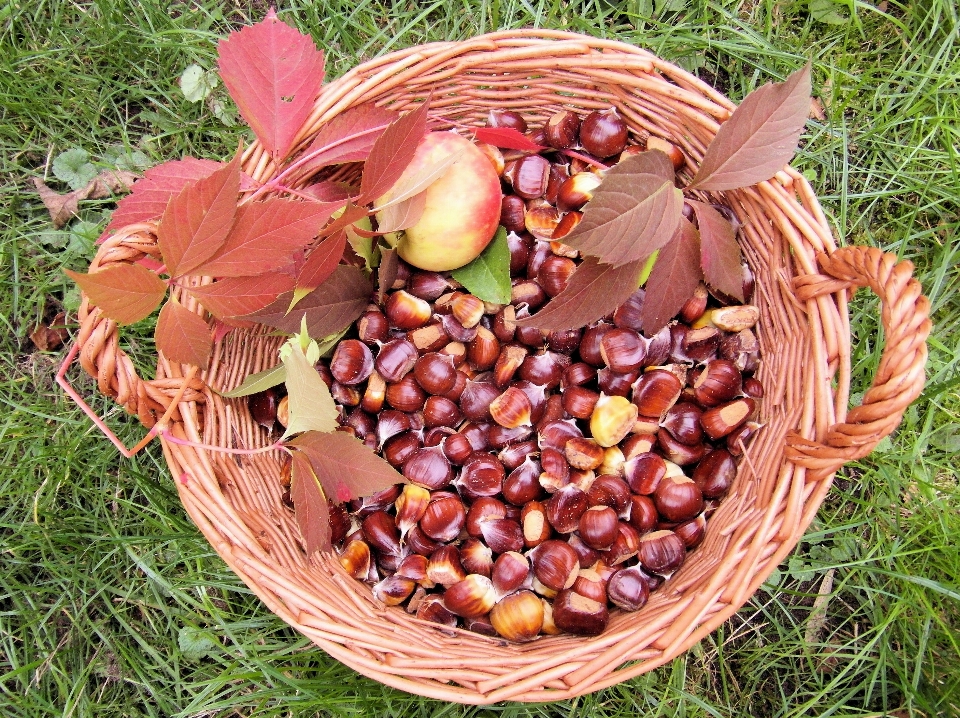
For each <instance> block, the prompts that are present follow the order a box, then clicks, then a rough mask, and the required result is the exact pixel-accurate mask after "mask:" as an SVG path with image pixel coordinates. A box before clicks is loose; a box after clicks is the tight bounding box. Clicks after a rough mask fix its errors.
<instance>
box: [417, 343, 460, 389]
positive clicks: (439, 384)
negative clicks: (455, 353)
mask: <svg viewBox="0 0 960 718" xmlns="http://www.w3.org/2000/svg"><path fill="white" fill-rule="evenodd" d="M457 374H458V372H457V367H456V365H455V364H454V361H453V357H451V356H448V355H446V354H439V353H437V352H428V353H426V354H424V355H423V356H421V357H420V358H419V359H417V360H416V362H415V363H414V365H413V376H414V378H416V380H417V383H418V384H419V385H420V386H421V387H422V388H423V390H424V391H426V392H427V393H428V394H446V393H447V392H448V391H450V390H451V389H453V387H454V386H455V385H456V383H457Z"/></svg>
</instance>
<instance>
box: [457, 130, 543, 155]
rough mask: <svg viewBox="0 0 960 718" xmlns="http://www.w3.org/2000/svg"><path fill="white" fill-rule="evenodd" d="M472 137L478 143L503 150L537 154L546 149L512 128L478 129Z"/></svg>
mask: <svg viewBox="0 0 960 718" xmlns="http://www.w3.org/2000/svg"><path fill="white" fill-rule="evenodd" d="M473 135H474V137H476V138H477V139H478V140H479V141H480V142H485V143H486V144H488V145H493V146H494V147H502V148H503V149H505V150H520V151H521V152H539V151H540V150H545V149H547V148H546V147H544V146H543V145H538V144H537V143H536V142H534V141H533V140H531V139H530V138H529V137H527V136H526V135H524V134H523V133H521V132H519V131H517V130H515V129H514V128H512V127H478V128H476V129H475V130H474V131H473Z"/></svg>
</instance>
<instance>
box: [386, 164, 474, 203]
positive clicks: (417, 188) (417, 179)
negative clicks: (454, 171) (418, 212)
mask: <svg viewBox="0 0 960 718" xmlns="http://www.w3.org/2000/svg"><path fill="white" fill-rule="evenodd" d="M462 154H463V151H462V150H460V151H457V152H451V153H450V154H448V155H447V156H446V157H442V158H441V159H439V160H437V161H436V162H433V163H432V164H429V165H427V166H426V167H421V168H420V169H419V170H417V171H416V172H414V173H413V174H412V175H411V176H410V177H404V178H402V179H403V186H402V187H401V186H399V183H398V184H394V186H393V187H391V188H390V190H389V191H388V192H387V194H386V195H385V196H386V197H389V198H390V200H389V201H388V202H385V203H384V204H382V205H379V206H376V207H374V209H376V210H377V211H378V212H380V211H382V210H383V209H384V208H385V207H390V206H392V205H395V204H399V203H400V202H403V201H404V200H405V199H409V198H410V197H414V196H416V195H418V194H420V193H421V192H423V191H424V190H425V189H427V187H429V186H430V185H432V184H433V183H434V182H436V181H437V180H438V179H440V177H442V176H443V174H444V173H445V172H446V171H447V169H448V168H449V167H450V165H452V164H453V163H454V162H456V161H457V160H458V159H460V156H461V155H462Z"/></svg>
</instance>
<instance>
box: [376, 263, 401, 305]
mask: <svg viewBox="0 0 960 718" xmlns="http://www.w3.org/2000/svg"><path fill="white" fill-rule="evenodd" d="M399 263H400V258H399V257H398V256H397V250H395V249H381V250H380V266H378V267H377V304H383V300H384V298H385V297H386V295H387V292H388V291H390V288H391V287H392V286H393V283H394V281H396V279H397V270H398V269H399Z"/></svg>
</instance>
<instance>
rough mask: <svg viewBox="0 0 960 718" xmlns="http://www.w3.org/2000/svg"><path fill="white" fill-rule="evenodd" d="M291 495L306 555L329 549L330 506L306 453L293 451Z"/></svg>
mask: <svg viewBox="0 0 960 718" xmlns="http://www.w3.org/2000/svg"><path fill="white" fill-rule="evenodd" d="M290 498H291V499H293V508H294V513H295V515H296V518H297V526H299V527H300V536H302V537H303V543H304V547H305V548H306V550H307V555H308V556H311V555H313V552H314V551H329V550H330V548H331V547H330V509H329V507H328V506H327V497H326V496H324V495H323V491H322V490H321V489H320V482H319V481H317V477H316V475H315V474H314V472H313V468H312V467H311V466H310V459H308V458H307V457H306V455H305V454H303V453H301V452H299V451H294V452H293V463H292V464H291V465H290Z"/></svg>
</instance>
